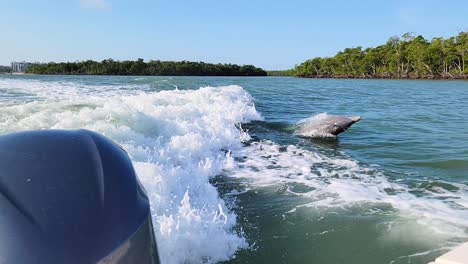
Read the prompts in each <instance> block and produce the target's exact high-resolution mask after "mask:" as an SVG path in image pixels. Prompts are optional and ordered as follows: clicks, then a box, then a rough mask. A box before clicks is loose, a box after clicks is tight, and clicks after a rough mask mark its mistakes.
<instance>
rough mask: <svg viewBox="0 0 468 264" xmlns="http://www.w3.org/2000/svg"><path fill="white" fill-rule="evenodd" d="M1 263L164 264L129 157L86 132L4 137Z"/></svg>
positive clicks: (0, 142)
mask: <svg viewBox="0 0 468 264" xmlns="http://www.w3.org/2000/svg"><path fill="white" fill-rule="evenodd" d="M0 239H1V240H0V263H21V264H22V263H142V264H146V263H148V264H153V263H159V260H158V252H157V246H156V242H155V238H154V232H153V226H152V222H151V214H150V205H149V201H148V197H147V195H146V192H145V190H144V188H143V187H142V186H141V184H140V183H139V181H138V179H137V177H136V175H135V171H134V168H133V166H132V163H131V161H130V159H129V157H128V155H127V153H126V152H125V151H124V150H123V149H122V148H121V147H120V146H118V145H117V144H115V143H113V142H112V141H111V140H110V139H108V138H106V137H104V136H102V135H100V134H98V133H95V132H91V131H88V130H73V131H65V130H40V131H27V132H18V133H13V134H7V135H3V136H0Z"/></svg>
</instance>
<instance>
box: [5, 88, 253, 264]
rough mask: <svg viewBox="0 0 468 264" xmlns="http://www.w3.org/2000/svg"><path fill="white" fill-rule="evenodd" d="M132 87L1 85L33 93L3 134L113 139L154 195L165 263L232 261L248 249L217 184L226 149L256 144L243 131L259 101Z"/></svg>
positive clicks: (9, 115) (218, 91) (225, 92)
mask: <svg viewBox="0 0 468 264" xmlns="http://www.w3.org/2000/svg"><path fill="white" fill-rule="evenodd" d="M124 88H125V89H122V88H120V89H117V88H115V87H112V86H109V87H105V86H85V85H81V86H80V87H76V86H75V85H74V84H73V83H59V82H39V81H10V80H8V81H7V80H0V89H2V90H3V91H6V92H10V93H13V92H14V93H22V94H27V95H28V96H27V97H26V96H23V97H17V98H16V102H15V103H13V104H12V103H11V102H12V101H11V100H9V101H4V102H0V113H1V114H0V128H1V129H0V133H6V132H12V131H18V130H27V129H46V128H53V129H72V128H86V129H90V130H94V131H97V132H100V133H102V134H104V135H106V136H108V137H110V138H111V139H113V140H115V141H116V142H118V143H119V144H120V145H122V146H123V147H124V149H125V150H126V151H127V152H128V153H129V155H130V156H131V158H132V161H133V163H134V166H135V169H136V172H137V174H138V176H139V178H140V180H141V181H142V183H143V185H144V186H145V188H146V190H147V192H148V195H149V197H150V200H151V205H152V215H153V222H154V227H155V230H156V237H157V240H158V248H159V251H160V257H161V261H162V263H187V262H190V263H202V262H217V261H221V260H227V259H230V258H231V257H232V256H233V255H234V254H235V252H236V251H237V250H238V249H239V248H245V247H247V246H248V244H247V242H246V240H245V238H244V237H243V234H242V233H241V232H239V231H236V230H235V225H236V215H235V214H233V213H232V212H231V211H230V210H229V209H228V208H227V206H226V204H225V203H224V202H223V200H221V199H220V197H219V196H218V193H217V190H216V188H215V187H213V186H212V185H211V184H210V183H209V178H210V177H211V176H214V175H217V174H219V173H220V172H221V171H222V170H223V168H224V167H225V166H226V162H227V161H228V159H227V158H226V153H225V152H224V151H223V149H231V150H236V149H239V148H241V143H242V142H243V141H246V140H249V136H248V135H247V134H246V133H244V132H243V131H241V130H239V129H238V127H237V126H236V125H237V124H240V123H243V122H249V121H250V120H256V119H261V116H260V115H259V114H258V113H257V111H256V110H255V106H254V104H253V100H252V98H251V96H250V95H249V94H248V93H247V92H246V91H244V90H243V89H242V88H241V87H239V86H226V87H216V88H213V87H204V88H200V89H198V90H185V91H181V90H172V91H160V92H146V93H143V92H139V91H135V90H132V89H131V88H132V87H124ZM25 98H26V100H25ZM22 100H25V101H22Z"/></svg>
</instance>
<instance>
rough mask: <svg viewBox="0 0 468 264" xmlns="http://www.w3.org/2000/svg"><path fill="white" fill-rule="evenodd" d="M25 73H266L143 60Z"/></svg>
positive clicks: (40, 67) (42, 67)
mask: <svg viewBox="0 0 468 264" xmlns="http://www.w3.org/2000/svg"><path fill="white" fill-rule="evenodd" d="M26 73H32V74H63V75H71V74H73V75H158V76H266V75H267V72H266V71H264V70H263V69H261V68H257V67H255V66H252V65H242V66H239V65H236V64H212V63H205V62H190V61H178V62H176V61H160V60H150V61H149V62H145V61H144V60H143V59H138V60H136V61H130V60H125V61H117V60H113V59H106V60H103V61H101V62H97V61H93V60H87V61H78V62H61V63H55V62H49V63H44V64H34V65H32V66H31V67H29V68H28V69H27V71H26Z"/></svg>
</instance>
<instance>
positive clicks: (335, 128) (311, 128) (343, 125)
mask: <svg viewBox="0 0 468 264" xmlns="http://www.w3.org/2000/svg"><path fill="white" fill-rule="evenodd" d="M360 119H361V118H360V117H358V116H356V117H351V118H348V117H345V116H334V115H321V116H320V115H319V116H317V118H316V117H314V118H309V119H307V120H305V121H304V122H302V123H300V124H299V125H298V126H297V129H296V134H298V135H300V136H304V137H335V136H337V135H338V134H340V133H342V132H344V131H346V130H347V129H348V128H349V127H351V125H352V124H354V123H356V122H358V121H359V120H360Z"/></svg>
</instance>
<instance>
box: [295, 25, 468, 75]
mask: <svg viewBox="0 0 468 264" xmlns="http://www.w3.org/2000/svg"><path fill="white" fill-rule="evenodd" d="M467 61H468V32H460V33H459V34H458V35H457V36H455V37H450V38H447V39H444V38H433V39H432V40H431V41H428V40H426V39H424V38H423V37H422V36H416V37H415V36H413V35H412V34H410V33H406V34H404V35H403V36H402V37H401V38H399V37H391V38H390V39H389V40H388V41H387V43H385V44H384V45H380V46H378V47H375V48H367V49H365V50H363V49H362V47H356V48H346V49H345V50H343V51H340V52H338V53H337V54H336V55H335V56H334V57H326V58H319V57H317V58H313V59H310V60H307V61H305V62H304V63H302V64H300V65H297V66H296V67H295V68H294V75H295V76H297V77H346V78H369V77H370V78H373V77H374V78H467V76H468V66H467V64H468V62H467Z"/></svg>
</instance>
